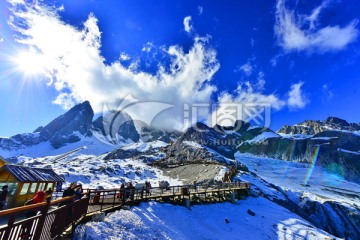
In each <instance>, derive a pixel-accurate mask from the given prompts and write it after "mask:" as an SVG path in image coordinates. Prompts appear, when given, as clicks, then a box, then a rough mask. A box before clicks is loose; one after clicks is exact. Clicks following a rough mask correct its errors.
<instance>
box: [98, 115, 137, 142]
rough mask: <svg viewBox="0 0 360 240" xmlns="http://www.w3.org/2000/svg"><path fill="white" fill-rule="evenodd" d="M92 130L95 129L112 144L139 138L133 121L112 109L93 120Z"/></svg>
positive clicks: (135, 140) (134, 140)
mask: <svg viewBox="0 0 360 240" xmlns="http://www.w3.org/2000/svg"><path fill="white" fill-rule="evenodd" d="M93 131H97V132H98V133H99V134H101V135H103V136H104V137H106V138H107V140H109V141H110V143H113V144H118V143H120V142H124V141H127V140H131V141H133V142H137V141H139V139H140V138H139V134H138V132H137V131H136V128H135V125H134V121H133V120H132V118H131V117H130V116H129V115H128V114H127V113H125V112H122V111H118V112H116V111H112V112H109V113H108V114H106V115H105V116H100V117H98V118H97V119H96V120H95V121H94V122H93Z"/></svg>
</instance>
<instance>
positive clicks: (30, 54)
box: [13, 49, 45, 76]
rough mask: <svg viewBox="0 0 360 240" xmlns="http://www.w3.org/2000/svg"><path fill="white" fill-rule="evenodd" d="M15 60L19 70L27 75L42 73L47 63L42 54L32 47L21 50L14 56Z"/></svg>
mask: <svg viewBox="0 0 360 240" xmlns="http://www.w3.org/2000/svg"><path fill="white" fill-rule="evenodd" d="M13 61H14V63H15V64H16V68H17V69H18V71H19V72H22V73H23V74H25V75H27V76H33V75H37V74H40V73H42V72H43V71H44V68H45V63H44V60H43V58H42V56H41V54H39V53H37V52H36V51H35V50H32V49H30V50H27V51H23V52H20V53H19V54H18V55H17V56H15V57H14V58H13Z"/></svg>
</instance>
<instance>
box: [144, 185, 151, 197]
mask: <svg viewBox="0 0 360 240" xmlns="http://www.w3.org/2000/svg"><path fill="white" fill-rule="evenodd" d="M145 189H146V196H151V192H150V189H151V183H150V181H146V182H145Z"/></svg>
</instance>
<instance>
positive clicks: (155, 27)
mask: <svg viewBox="0 0 360 240" xmlns="http://www.w3.org/2000/svg"><path fill="white" fill-rule="evenodd" d="M44 2H45V1H44ZM44 2H43V1H22V0H9V1H8V2H6V1H1V2H0V96H1V98H0V106H1V107H0V114H1V116H2V117H1V118H0V126H1V129H0V135H1V136H11V135H14V134H16V133H22V132H32V131H33V130H34V129H36V128H37V127H38V126H40V125H45V124H47V123H48V122H49V121H51V120H52V119H54V118H55V117H57V116H58V115H60V114H63V113H64V112H65V111H66V109H68V108H69V107H71V106H73V105H74V104H76V103H79V102H82V101H85V100H89V101H90V103H91V105H92V106H93V108H94V110H95V112H96V113H97V114H100V113H101V112H102V111H103V107H104V106H105V105H106V106H110V107H116V106H117V105H118V104H119V102H120V99H122V98H124V97H126V96H128V95H129V94H131V95H132V97H134V98H136V99H139V100H141V101H154V102H162V103H167V104H171V105H172V106H175V107H174V108H173V109H170V110H166V111H164V112H162V113H161V114H160V115H159V116H158V117H157V118H156V121H157V122H158V123H157V124H158V125H159V126H165V127H168V128H169V127H173V126H175V127H176V128H177V129H180V128H181V125H182V123H183V114H182V109H183V106H184V104H188V105H189V106H194V105H196V104H199V103H202V104H204V103H212V104H217V105H221V104H229V103H241V104H243V105H246V104H252V103H266V104H270V105H271V124H270V127H271V128H273V129H275V130H277V129H278V128H279V127H281V126H282V125H284V124H294V123H298V122H300V121H304V120H306V119H325V118H326V117H327V116H338V117H341V118H344V119H346V120H348V121H349V122H360V105H359V104H358V103H359V102H360V94H359V93H360V72H359V67H358V66H359V63H360V44H359V28H360V26H359V19H360V16H359V15H360V4H359V3H358V1H356V0H348V1H338V0H334V1H331V0H329V1H327V0H324V1H311V3H309V2H310V1H292V0H288V1H283V0H277V1H269V0H257V1H226V2H224V3H220V2H219V1H200V0H177V1H155V0H154V1H140V0H133V1H122V0H121V1H120V0H106V1H100V0H93V1H85V0H77V1H73V0H63V1H60V0H57V1H46V3H44ZM152 111H154V109H153V108H151V107H149V105H146V104H145V105H143V106H140V107H139V108H138V109H137V111H136V114H137V117H138V118H139V119H141V118H142V117H143V116H146V115H148V114H150V113H151V112H152ZM211 111H212V110H211V109H210V110H208V111H205V112H202V113H201V114H200V118H201V119H207V120H208V121H210V120H209V119H211V116H212V115H214V114H215V115H216V113H214V112H211ZM155 125H156V123H155Z"/></svg>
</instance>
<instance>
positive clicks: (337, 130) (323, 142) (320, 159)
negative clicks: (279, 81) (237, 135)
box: [238, 117, 360, 182]
mask: <svg viewBox="0 0 360 240" xmlns="http://www.w3.org/2000/svg"><path fill="white" fill-rule="evenodd" d="M305 123H306V124H305V125H306V126H305V125H303V124H304V123H303V124H298V125H295V126H292V127H284V128H282V130H281V131H279V135H274V136H271V137H264V138H262V139H257V138H254V139H252V140H248V141H245V142H243V143H242V144H241V145H240V146H239V148H238V149H239V151H240V152H242V153H251V154H254V155H259V156H267V157H271V158H275V159H282V160H287V161H295V162H306V163H313V164H316V165H319V166H323V167H325V168H326V169H328V170H329V171H331V172H333V173H336V174H339V175H341V176H342V177H345V178H347V179H350V180H352V181H355V182H360V133H359V131H358V130H357V129H358V128H357V127H358V125H356V124H348V123H347V122H346V121H345V120H341V119H338V118H334V117H330V118H328V119H327V120H326V121H324V122H321V121H306V122H305ZM286 129H290V130H289V131H287V134H284V133H280V132H284V131H285V130H286ZM350 130H354V131H350ZM314 132H317V133H315V134H313V135H304V133H306V134H307V133H314ZM292 133H294V134H292Z"/></svg>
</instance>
